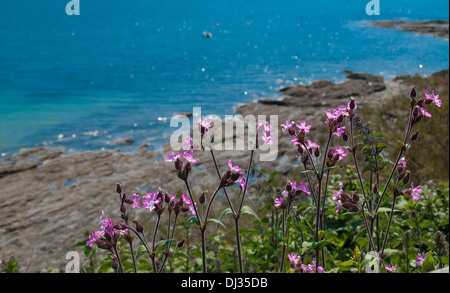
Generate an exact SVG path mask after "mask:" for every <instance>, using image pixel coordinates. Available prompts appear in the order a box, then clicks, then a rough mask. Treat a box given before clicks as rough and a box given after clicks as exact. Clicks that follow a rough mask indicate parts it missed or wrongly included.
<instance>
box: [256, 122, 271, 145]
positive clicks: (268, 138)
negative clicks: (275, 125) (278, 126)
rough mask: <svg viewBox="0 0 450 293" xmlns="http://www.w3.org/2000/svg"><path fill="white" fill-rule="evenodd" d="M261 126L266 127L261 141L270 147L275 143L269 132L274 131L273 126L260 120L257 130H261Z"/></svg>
mask: <svg viewBox="0 0 450 293" xmlns="http://www.w3.org/2000/svg"><path fill="white" fill-rule="evenodd" d="M261 126H264V130H263V132H262V135H261V140H262V141H264V142H265V143H266V144H268V145H273V144H274V143H275V141H274V139H273V136H272V134H269V132H270V131H271V130H272V126H270V123H269V122H267V121H264V120H259V121H258V127H257V129H259V128H260V127H261Z"/></svg>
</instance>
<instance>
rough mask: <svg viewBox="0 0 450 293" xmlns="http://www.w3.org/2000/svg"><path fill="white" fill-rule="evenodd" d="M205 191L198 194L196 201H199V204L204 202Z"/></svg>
mask: <svg viewBox="0 0 450 293" xmlns="http://www.w3.org/2000/svg"><path fill="white" fill-rule="evenodd" d="M205 193H206V192H205V191H203V192H202V193H201V194H200V197H199V198H198V202H199V203H200V204H204V203H205V202H206V194H205Z"/></svg>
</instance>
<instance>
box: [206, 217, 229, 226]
mask: <svg viewBox="0 0 450 293" xmlns="http://www.w3.org/2000/svg"><path fill="white" fill-rule="evenodd" d="M209 222H214V223H216V224H218V225H219V224H220V225H222V226H223V227H224V228H226V226H225V225H224V224H223V223H222V222H221V221H220V220H218V219H208V220H207V221H206V222H205V225H206V224H208V223H209Z"/></svg>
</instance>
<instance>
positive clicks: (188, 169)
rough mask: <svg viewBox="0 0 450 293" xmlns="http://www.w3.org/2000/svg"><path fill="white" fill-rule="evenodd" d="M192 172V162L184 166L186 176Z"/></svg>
mask: <svg viewBox="0 0 450 293" xmlns="http://www.w3.org/2000/svg"><path fill="white" fill-rule="evenodd" d="M191 170H192V165H191V163H190V162H188V163H187V164H186V165H185V166H184V173H185V174H186V176H188V174H189V172H191Z"/></svg>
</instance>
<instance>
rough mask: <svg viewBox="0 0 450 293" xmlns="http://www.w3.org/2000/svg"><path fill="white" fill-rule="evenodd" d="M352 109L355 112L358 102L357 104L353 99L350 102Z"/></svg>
mask: <svg viewBox="0 0 450 293" xmlns="http://www.w3.org/2000/svg"><path fill="white" fill-rule="evenodd" d="M349 106H350V109H352V110H354V109H355V108H356V102H355V99H353V98H352V99H351V100H350V105H349Z"/></svg>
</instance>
